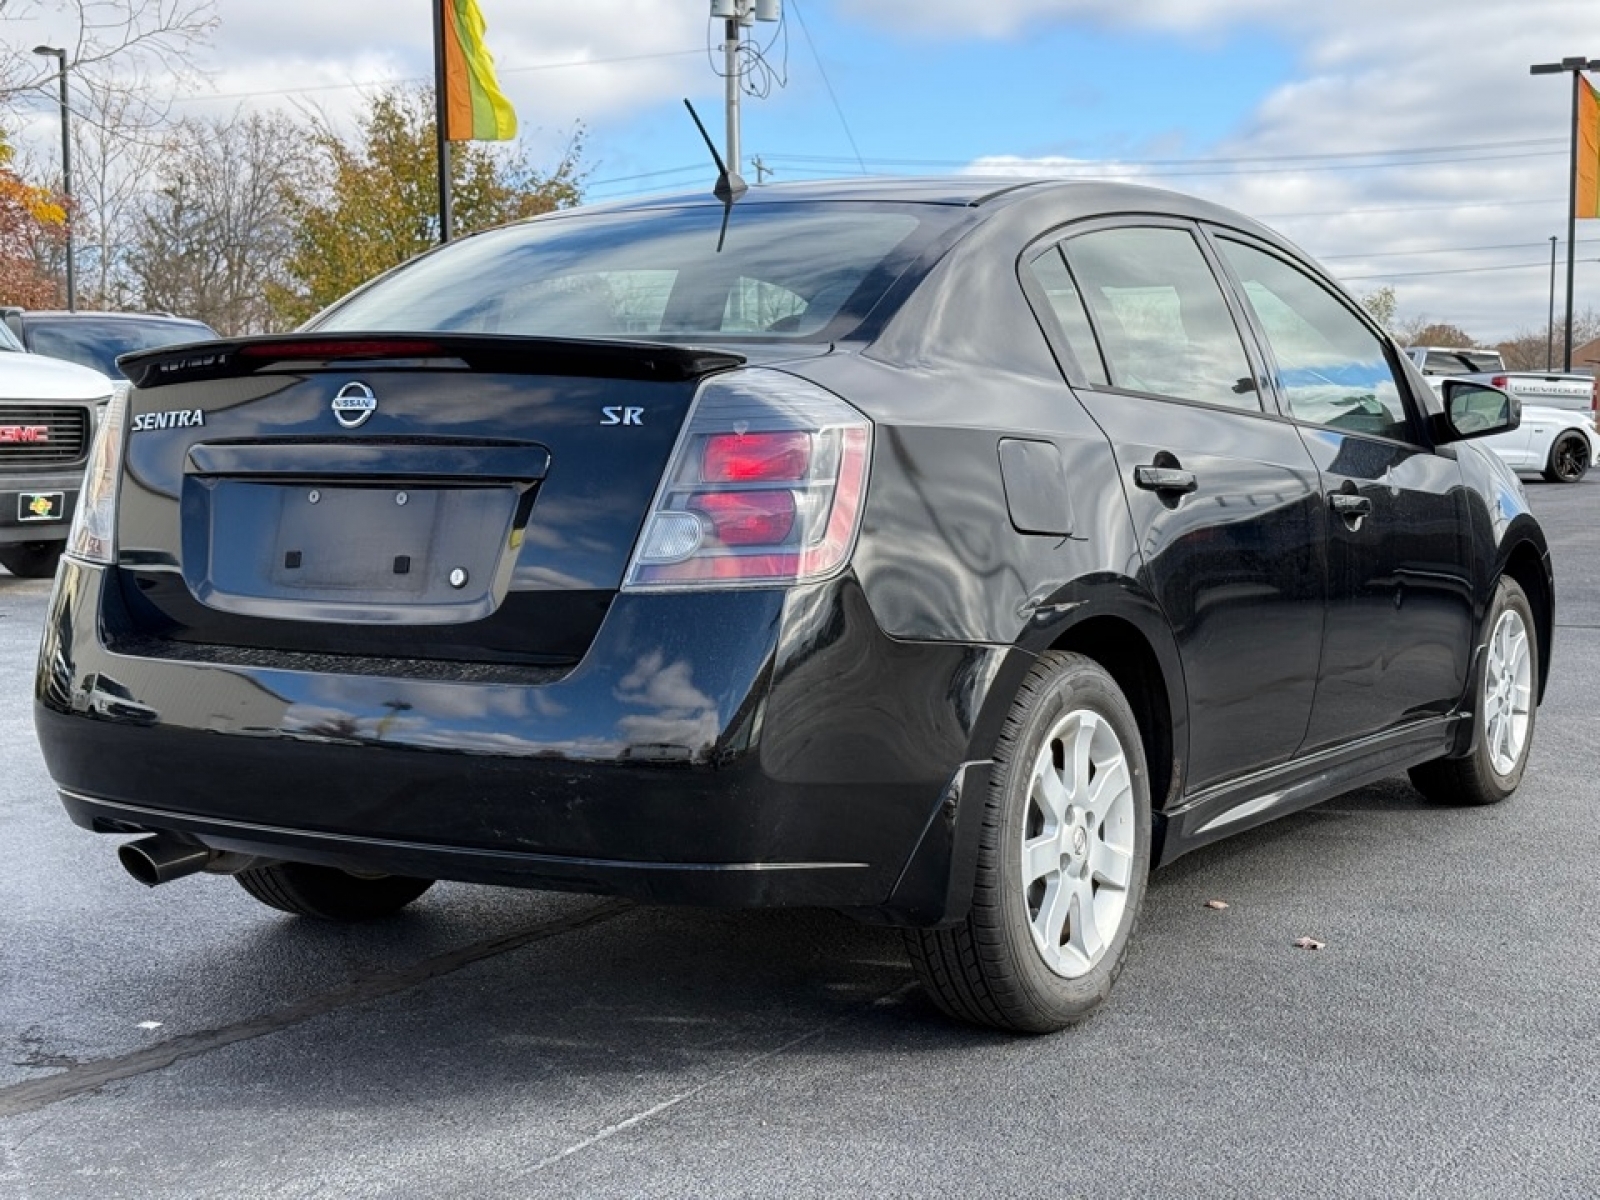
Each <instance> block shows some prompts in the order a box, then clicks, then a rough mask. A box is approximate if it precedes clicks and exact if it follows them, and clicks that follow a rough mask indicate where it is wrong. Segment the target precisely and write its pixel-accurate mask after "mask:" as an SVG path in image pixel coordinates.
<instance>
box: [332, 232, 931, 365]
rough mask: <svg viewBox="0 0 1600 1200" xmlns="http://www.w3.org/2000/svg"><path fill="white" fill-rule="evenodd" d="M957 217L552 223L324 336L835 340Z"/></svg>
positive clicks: (432, 261)
mask: <svg viewBox="0 0 1600 1200" xmlns="http://www.w3.org/2000/svg"><path fill="white" fill-rule="evenodd" d="M957 211H959V210H957ZM941 217H943V218H944V219H943V221H940V218H941ZM955 219H957V218H956V215H955V213H954V212H951V213H946V212H944V211H943V210H940V209H936V208H932V207H931V206H930V207H919V208H917V209H915V210H911V209H906V208H875V207H867V206H863V205H859V204H853V205H815V206H801V205H797V204H781V205H780V204H769V205H761V204H735V205H734V206H733V211H732V213H731V214H730V216H729V219H728V224H727V230H726V235H725V236H724V234H723V228H722V224H723V209H722V207H721V206H720V205H715V206H707V207H704V208H685V209H656V210H646V211H633V212H626V213H581V214H574V215H570V216H559V217H555V218H545V219H541V220H536V221H532V222H528V223H525V224H521V225H513V226H509V227H507V228H504V229H497V230H493V231H491V232H488V233H484V234H479V235H477V236H475V237H471V238H467V239H464V240H462V241H460V242H456V243H453V244H452V245H450V246H447V247H444V248H443V249H441V250H438V251H435V252H433V253H431V254H428V255H424V256H423V257H422V258H419V259H417V260H416V261H415V262H412V263H410V264H408V265H406V266H404V267H401V268H400V269H399V270H397V271H395V272H393V273H392V274H390V275H387V276H385V277H383V278H381V279H379V280H378V281H377V282H376V283H374V284H373V285H372V286H370V287H369V288H367V289H366V290H364V291H360V292H357V293H355V294H354V295H353V296H351V297H350V298H349V299H348V300H345V301H344V302H342V303H341V304H339V305H337V306H335V307H334V308H332V309H330V310H328V312H326V313H324V314H323V315H322V316H321V317H319V318H317V319H316V320H315V321H313V322H312V325H311V327H312V328H315V329H318V330H394V331H398V330H407V331H430V330H436V331H448V332H455V333H492V334H512V335H532V336H547V337H600V338H606V337H612V338H616V337H621V338H642V339H649V340H661V339H665V340H677V339H680V338H682V339H697V338H699V339H704V338H707V337H714V338H716V339H717V340H719V341H720V340H727V339H729V338H734V339H742V338H762V339H773V338H777V339H798V340H808V339H810V340H819V339H821V338H823V337H828V338H834V337H839V336H841V335H843V334H845V333H847V332H848V331H849V329H850V328H852V327H853V326H854V325H856V324H857V323H858V322H859V321H860V319H861V318H862V317H863V316H865V315H866V313H867V312H868V311H869V310H870V309H871V308H872V306H873V304H874V303H875V302H876V301H877V300H878V299H879V298H880V297H881V296H882V295H883V293H884V292H885V291H886V290H887V289H888V287H889V286H890V285H891V284H892V283H893V282H894V281H895V279H896V278H897V277H898V276H899V275H900V274H901V273H902V272H903V271H904V270H905V268H906V267H907V266H908V265H909V264H910V263H911V262H912V261H913V259H914V258H915V256H916V255H917V253H919V252H920V250H921V249H922V248H923V247H924V246H925V245H926V244H927V243H928V241H929V239H930V238H931V237H932V236H934V235H935V234H936V233H937V229H936V228H930V222H931V221H932V222H939V223H940V226H941V227H942V225H944V224H948V223H949V222H951V221H953V220H955ZM719 238H721V239H722V246H721V249H720V250H719V249H718V240H719Z"/></svg>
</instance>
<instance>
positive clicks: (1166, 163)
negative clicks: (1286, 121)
mask: <svg viewBox="0 0 1600 1200" xmlns="http://www.w3.org/2000/svg"><path fill="white" fill-rule="evenodd" d="M1566 144H1567V143H1566V139H1565V138H1516V139H1513V140H1509V141H1495V142H1463V143H1460V144H1457V145H1451V146H1407V147H1401V148H1399V149H1394V150H1341V151H1331V152H1325V153H1317V154H1257V155H1236V156H1218V157H1209V158H1146V159H1126V160H1122V161H1124V162H1127V163H1129V164H1132V165H1138V166H1147V167H1178V166H1197V165H1198V166H1225V165H1231V164H1237V163H1258V162H1263V163H1286V162H1328V161H1334V160H1343V159H1353V158H1393V157H1397V156H1401V155H1410V156H1416V155H1433V154H1459V153H1464V152H1467V151H1476V150H1502V149H1518V150H1526V149H1527V148H1528V147H1530V146H1551V147H1554V148H1557V149H1561V148H1564V147H1565V146H1566ZM770 157H773V158H782V159H784V160H785V161H788V162H797V163H801V162H808V163H837V162H840V161H843V160H841V159H839V158H838V157H837V156H830V155H822V154H783V155H772V156H770ZM991 157H994V156H991ZM872 161H873V162H875V163H881V164H883V165H884V166H897V167H970V166H972V165H973V164H974V163H975V162H977V161H980V160H979V159H972V158H962V159H951V158H874V159H873V160H872ZM1023 161H1026V160H1023ZM1080 165H1082V166H1086V167H1087V166H1092V165H1094V164H1093V163H1091V162H1088V161H1084V162H1082V163H1080Z"/></svg>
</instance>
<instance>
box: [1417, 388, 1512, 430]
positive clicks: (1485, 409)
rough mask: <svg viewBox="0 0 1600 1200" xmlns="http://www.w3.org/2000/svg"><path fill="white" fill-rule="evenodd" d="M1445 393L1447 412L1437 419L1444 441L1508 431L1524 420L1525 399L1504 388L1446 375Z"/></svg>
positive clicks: (1436, 428) (1436, 424) (1443, 393)
mask: <svg viewBox="0 0 1600 1200" xmlns="http://www.w3.org/2000/svg"><path fill="white" fill-rule="evenodd" d="M1441 393H1442V396H1441V398H1442V399H1443V400H1444V415H1443V416H1440V417H1436V418H1435V419H1434V426H1435V428H1434V441H1435V442H1438V443H1440V444H1443V443H1445V442H1460V441H1464V440H1466V439H1467V438H1479V437H1488V436H1489V435H1490V434H1494V433H1506V432H1509V431H1510V430H1513V429H1515V428H1516V427H1517V426H1518V425H1520V424H1521V423H1522V401H1520V400H1518V399H1517V398H1516V397H1515V396H1513V395H1512V394H1511V393H1510V392H1507V391H1502V390H1501V389H1500V388H1497V387H1490V386H1489V385H1488V384H1486V383H1475V382H1473V381H1471V380H1466V379H1450V378H1446V379H1445V380H1444V385H1443V387H1442V389H1441Z"/></svg>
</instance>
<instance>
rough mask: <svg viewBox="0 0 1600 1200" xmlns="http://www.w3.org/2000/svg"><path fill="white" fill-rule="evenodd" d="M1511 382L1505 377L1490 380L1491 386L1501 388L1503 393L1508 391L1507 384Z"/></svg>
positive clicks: (1494, 377)
mask: <svg viewBox="0 0 1600 1200" xmlns="http://www.w3.org/2000/svg"><path fill="white" fill-rule="evenodd" d="M1510 382H1511V381H1510V380H1509V379H1507V378H1506V377H1505V376H1504V375H1493V376H1490V378H1489V383H1490V385H1491V386H1493V387H1497V388H1499V389H1500V390H1501V391H1502V392H1503V391H1505V390H1506V384H1508V383H1510Z"/></svg>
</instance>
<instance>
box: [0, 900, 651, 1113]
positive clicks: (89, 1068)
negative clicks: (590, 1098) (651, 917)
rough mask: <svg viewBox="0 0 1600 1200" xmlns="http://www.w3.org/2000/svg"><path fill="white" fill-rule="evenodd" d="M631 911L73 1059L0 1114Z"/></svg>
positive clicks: (607, 910)
mask: <svg viewBox="0 0 1600 1200" xmlns="http://www.w3.org/2000/svg"><path fill="white" fill-rule="evenodd" d="M632 908H633V905H632V904H629V903H627V902H625V901H621V900H611V901H606V902H604V903H601V904H598V905H596V906H595V907H593V908H589V909H585V910H584V911H582V912H580V913H573V914H571V915H569V916H565V917H560V918H558V919H556V920H553V921H544V922H541V923H540V924H538V925H532V926H529V927H528V928H526V929H522V930H518V931H517V932H516V933H508V934H505V935H503V936H501V937H497V938H490V939H489V940H487V941H482V942H474V943H472V944H471V945H468V946H462V947H461V948H460V949H457V950H449V951H446V952H445V953H443V954H436V955H434V956H432V957H431V958H424V959H422V960H420V961H419V962H415V963H412V964H411V965H410V966H406V967H397V968H395V969H393V970H388V971H380V972H378V973H376V974H373V975H368V976H366V977H364V978H361V979H356V980H352V981H351V982H350V983H347V984H345V985H343V986H342V987H337V988H334V989H333V990H332V991H328V992H321V993H319V994H317V995H315V996H307V997H305V998H304V999H302V1000H296V1001H294V1002H293V1003H292V1004H286V1005H284V1006H283V1007H282V1008H279V1009H275V1010H273V1011H272V1012H267V1013H262V1014H261V1015H260V1016H256V1017H250V1018H248V1019H246V1020H243V1021H238V1022H235V1023H234V1024H232V1025H224V1026H223V1027H222V1028H220V1029H205V1030H200V1031H199V1032H196V1033H188V1034H183V1035H181V1036H179V1037H175V1038H171V1039H169V1040H167V1041H164V1042H161V1043H159V1044H157V1045H154V1046H147V1047H145V1048H144V1049H142V1050H135V1051H133V1052H132V1053H130V1054H123V1055H119V1056H118V1057H116V1058H103V1059H96V1060H91V1061H89V1062H84V1063H78V1064H77V1065H75V1066H72V1067H69V1068H68V1069H67V1070H65V1071H62V1072H60V1073H59V1074H56V1075H51V1076H49V1077H47V1078H45V1079H32V1080H29V1081H28V1082H26V1083H17V1084H12V1085H11V1086H10V1087H3V1088H0V1118H5V1117H15V1116H21V1115H22V1114H23V1113H30V1112H36V1111H38V1110H39V1109H41V1108H48V1107H49V1106H51V1105H52V1104H59V1103H60V1102H61V1101H63V1100H70V1099H72V1098H73V1097H75V1096H82V1095H84V1094H86V1093H89V1092H97V1091H99V1090H100V1089H101V1088H103V1087H105V1086H106V1085H107V1084H109V1083H116V1082H118V1081H119V1080H123V1079H132V1078H134V1077H136V1076H139V1075H145V1074H148V1073H150V1072H151V1071H160V1070H163V1069H165V1068H166V1067H170V1066H172V1065H173V1064H174V1063H176V1062H180V1061H181V1060H183V1059H186V1058H193V1057H194V1056H196V1055H199V1054H209V1053H210V1052H211V1051H213V1050H221V1049H223V1048H225V1047H227V1046H235V1045H238V1044H239V1043H240V1042H248V1041H251V1040H252V1039H254V1038H258V1037H265V1036H266V1035H268V1034H271V1033H278V1032H281V1031H282V1030H285V1029H289V1028H292V1027H293V1026H295V1025H300V1024H303V1023H304V1022H306V1021H309V1020H311V1019H313V1018H314V1017H320V1016H323V1015H325V1014H327V1013H330V1012H334V1011H335V1010H337V1009H341V1008H348V1007H350V1006H352V1005H356V1004H365V1003H367V1002H368V1001H372V1000H381V999H383V998H384V997H386V996H393V995H395V994H396V993H398V992H404V991H407V990H409V989H411V988H414V987H417V986H419V985H421V984H424V983H428V982H429V981H431V980H434V979H438V978H439V977H440V976H442V975H449V974H451V973H452V972H454V971H459V970H460V969H461V968H462V967H467V966H471V965H472V964H473V963H475V962H481V961H482V960H483V959H486V958H493V957H495V956H496V955H498V954H506V953H508V952H510V951H512V950H519V949H521V948H522V947H523V946H527V945H531V944H532V943H534V942H541V941H545V940H546V939H548V938H553V937H558V936H560V935H561V934H564V933H571V932H573V931H575V930H578V929H583V928H585V927H587V926H590V925H598V924H599V923H600V922H602V921H609V920H611V919H612V918H614V917H619V916H621V915H622V914H623V913H625V912H628V911H630V910H631V909H632Z"/></svg>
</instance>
